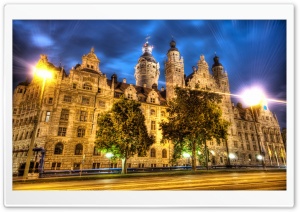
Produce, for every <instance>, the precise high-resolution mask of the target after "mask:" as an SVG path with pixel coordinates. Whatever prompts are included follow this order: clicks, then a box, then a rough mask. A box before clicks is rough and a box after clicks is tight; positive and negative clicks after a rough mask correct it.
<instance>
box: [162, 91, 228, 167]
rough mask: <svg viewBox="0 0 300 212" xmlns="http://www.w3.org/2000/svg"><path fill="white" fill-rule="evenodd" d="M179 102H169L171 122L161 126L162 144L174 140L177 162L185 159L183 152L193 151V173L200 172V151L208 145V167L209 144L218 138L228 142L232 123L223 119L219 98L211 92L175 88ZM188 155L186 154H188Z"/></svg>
mask: <svg viewBox="0 0 300 212" xmlns="http://www.w3.org/2000/svg"><path fill="white" fill-rule="evenodd" d="M175 95H176V98H174V99H172V100H171V101H169V102H168V106H169V108H168V109H167V111H168V112H169V117H168V122H165V121H163V122H161V124H160V127H161V130H162V136H163V139H162V142H163V143H164V142H166V141H168V140H171V141H172V142H173V145H174V153H173V160H176V159H178V158H180V157H181V156H182V151H183V150H185V149H186V148H188V149H189V151H190V152H191V156H192V170H194V171H195V170H196V151H197V149H199V148H200V145H203V144H204V146H205V147H204V148H205V150H204V152H205V153H206V167H207V168H208V166H207V164H208V156H207V151H208V150H207V145H206V141H207V140H211V139H212V138H215V139H216V140H217V142H220V139H226V138H227V130H228V126H229V122H228V121H226V120H223V119H222V111H221V109H220V107H219V105H218V103H220V101H221V98H222V97H221V96H220V95H219V94H216V93H213V92H209V91H208V90H191V89H184V88H179V87H177V88H175ZM185 151H186V150H185Z"/></svg>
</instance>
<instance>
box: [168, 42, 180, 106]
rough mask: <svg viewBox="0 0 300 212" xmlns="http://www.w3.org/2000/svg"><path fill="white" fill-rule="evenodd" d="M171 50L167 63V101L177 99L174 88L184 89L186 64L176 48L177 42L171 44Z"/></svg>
mask: <svg viewBox="0 0 300 212" xmlns="http://www.w3.org/2000/svg"><path fill="white" fill-rule="evenodd" d="M170 47H171V48H170V49H169V51H168V53H167V57H168V59H167V61H166V62H165V76H166V97H167V101H169V100H170V99H172V98H174V97H175V94H174V88H175V87H176V86H178V87H184V64H183V58H182V57H181V56H180V52H179V51H178V49H177V48H176V42H175V41H174V40H172V41H171V42H170Z"/></svg>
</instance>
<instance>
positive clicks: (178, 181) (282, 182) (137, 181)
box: [13, 171, 286, 191]
mask: <svg viewBox="0 0 300 212" xmlns="http://www.w3.org/2000/svg"><path fill="white" fill-rule="evenodd" d="M13 190H72V191H74V190H130V191H132V190H138V191H143V190H148V191H149V190H286V172H273V171H268V172H264V171H261V172H253V173H251V172H250V173H245V172H228V173H213V174H200V175H174V176H152V177H132V178H131V177H129V178H116V179H97V180H83V181H81V180H76V181H64V182H35V183H33V184H29V183H25V184H24V183H20V182H19V183H18V182H14V183H13Z"/></svg>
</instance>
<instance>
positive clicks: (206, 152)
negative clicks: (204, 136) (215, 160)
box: [204, 140, 208, 170]
mask: <svg viewBox="0 0 300 212" xmlns="http://www.w3.org/2000/svg"><path fill="white" fill-rule="evenodd" d="M204 144H205V163H206V170H208V151H207V145H206V140H205V141H204Z"/></svg>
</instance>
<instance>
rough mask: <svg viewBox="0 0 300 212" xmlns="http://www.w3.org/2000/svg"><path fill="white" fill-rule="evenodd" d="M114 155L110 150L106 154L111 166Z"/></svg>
mask: <svg viewBox="0 0 300 212" xmlns="http://www.w3.org/2000/svg"><path fill="white" fill-rule="evenodd" d="M113 156H114V154H113V153H111V152H108V153H106V154H105V157H107V158H108V159H109V168H111V164H110V159H111V158H112V157H113Z"/></svg>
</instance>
